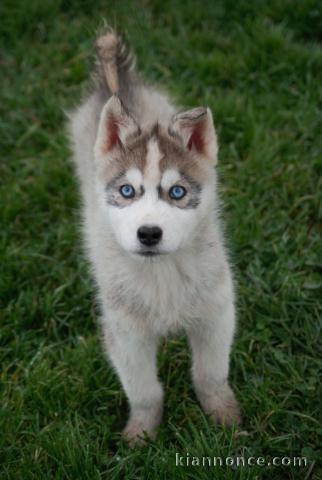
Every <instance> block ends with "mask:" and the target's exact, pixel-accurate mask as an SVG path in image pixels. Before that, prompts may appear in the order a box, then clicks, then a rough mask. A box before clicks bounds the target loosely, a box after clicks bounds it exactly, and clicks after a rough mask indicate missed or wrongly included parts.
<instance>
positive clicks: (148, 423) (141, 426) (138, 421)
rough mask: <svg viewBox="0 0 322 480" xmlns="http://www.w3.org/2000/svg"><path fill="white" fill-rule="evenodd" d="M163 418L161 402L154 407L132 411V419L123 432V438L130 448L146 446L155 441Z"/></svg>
mask: <svg viewBox="0 0 322 480" xmlns="http://www.w3.org/2000/svg"><path fill="white" fill-rule="evenodd" d="M161 418H162V403H161V402H158V403H157V404H156V405H153V407H149V408H144V409H138V410H132V412H131V416H130V419H129V421H128V423H127V425H126V427H125V429H124V430H123V433H122V437H123V438H124V440H125V441H126V442H127V443H128V444H129V446H130V447H134V446H144V445H146V444H147V441H148V440H149V439H150V440H155V438H156V434H157V428H158V426H159V425H160V422H161Z"/></svg>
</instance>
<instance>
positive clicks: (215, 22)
mask: <svg viewBox="0 0 322 480" xmlns="http://www.w3.org/2000/svg"><path fill="white" fill-rule="evenodd" d="M102 17H105V18H106V19H107V21H108V22H110V23H111V24H115V25H118V26H119V27H120V29H121V30H122V31H123V32H125V35H126V37H127V38H128V39H130V42H131V44H132V46H133V48H134V49H135V51H136V52H137V55H138V64H139V67H140V69H141V70H142V72H143V74H144V76H145V77H146V78H147V79H149V80H150V81H152V82H154V83H156V84H161V85H163V86H164V87H166V88H167V89H168V90H169V92H170V93H171V95H173V97H174V98H176V99H177V101H178V104H181V105H183V106H184V107H193V106H198V105H209V106H210V107H211V108H212V110H213V113H214V118H215V122H216V125H217V130H218V134H219V139H220V146H221V148H220V159H219V167H218V169H219V172H220V177H221V182H222V183H221V196H222V199H223V203H224V206H225V218H226V225H227V234H228V235H227V236H228V239H229V244H230V247H231V250H232V258H233V263H234V265H235V272H236V283H237V286H238V310H239V331H238V335H237V338H236V343H235V346H234V350H233V354H232V368H231V382H232V384H233V385H234V389H235V392H236V394H237V397H238V399H239V400H240V403H241V405H242V408H243V413H244V420H243V424H242V426H241V427H240V428H239V429H238V430H234V431H232V430H229V429H227V430H224V429H222V428H220V427H214V426H212V425H211V424H210V423H209V422H208V420H207V418H206V417H205V416H204V415H203V414H202V411H201V409H200V407H199V405H198V403H197V401H196V398H195V396H194V393H193V391H192V387H191V382H190V376H189V368H190V355H189V350H188V348H187V343H186V340H185V339H184V338H182V337H179V338H173V339H169V340H167V341H165V342H164V343H163V345H162V348H161V351H160V357H159V365H160V377H161V379H162V382H163V383H164V386H165V389H166V409H165V417H164V421H163V423H162V426H161V429H160V432H159V436H158V439H157V441H156V442H155V443H151V445H149V446H148V447H147V448H145V449H143V450H139V449H135V450H130V449H129V448H128V447H127V446H126V445H125V444H124V443H123V441H122V440H121V439H120V431H121V429H122V427H123V426H124V424H125V420H126V416H127V404H126V399H125V396H124V394H123V392H122V390H121V389H120V386H119V383H118V380H117V378H116V376H115V374H114V373H113V371H112V369H111V367H110V366H109V365H108V364H107V362H106V360H105V358H104V355H103V352H102V348H101V344H100V339H99V332H98V328H97V323H96V317H97V313H98V312H97V306H96V302H95V295H94V287H93V283H92V281H91V278H90V275H89V272H88V265H87V263H86V260H85V259H84V257H83V255H82V247H81V243H80V234H79V217H80V216H79V195H78V189H77V184H76V181H75V178H74V175H73V169H72V166H71V162H70V159H69V156H70V152H69V146H68V139H67V136H66V129H65V117H64V110H67V109H69V108H72V107H73V106H74V105H76V103H77V102H78V101H79V99H80V97H81V95H82V93H83V91H84V87H86V82H87V80H88V76H89V72H90V70H91V65H92V62H93V49H92V46H93V39H94V37H95V30H96V28H97V27H98V26H99V25H100V24H101V19H102ZM0 18H1V22H0V31H1V50H0V52H1V53H0V56H1V57H0V75H1V90H0V96H1V98H0V143H1V146H0V155H1V163H0V182H1V199H0V216H1V231H0V265H1V275H0V296H1V325H0V357H1V370H0V379H1V404H0V479H1V480H2V479H18V480H20V479H23V480H29V479H37V480H46V479H51V478H54V479H89V480H96V479H108V480H113V479H123V478H124V479H128V480H136V479H137V480H141V479H142V480H146V479H165V480H168V479H172V478H175V479H177V478H178V479H200V480H206V479H210V478H211V479H218V480H221V479H225V480H226V479H237V478H238V479H262V478H265V479H281V480H285V479H301V480H305V479H309V478H310V479H311V478H313V479H320V478H322V477H321V476H320V475H322V472H321V470H320V471H319V466H318V460H319V457H320V456H321V450H319V448H320V445H321V444H319V440H318V436H319V435H320V434H321V433H322V428H321V427H320V426H319V410H320V403H319V400H321V396H320V398H319V392H318V390H319V382H320V378H321V377H320V375H321V356H319V355H321V353H320V354H319V353H318V335H319V328H320V319H321V270H322V255H321V253H322V252H321V225H322V219H321V214H322V208H321V188H322V182H321V174H322V155H321V152H322V139H321V118H322V117H321V107H322V102H321V99H322V92H321V86H322V54H321V39H322V3H321V2H320V1H318V0H315V1H314V0H301V1H291V0H272V1H270V2H267V1H264V0H257V1H253V2H251V1H249V0H238V1H233V0H216V1H204V2H197V1H193V0H186V1H185V2H183V1H181V2H180V1H179V0H155V1H152V0H150V1H149V0H141V1H132V2H130V1H128V0H124V1H116V0H114V1H109V2H108V1H106V2H103V1H96V2H94V1H91V0H69V1H68V0H60V1H59V0H53V1H49V0H47V1H44V0H29V1H22V0H2V2H1V5H0ZM320 438H321V437H320ZM176 452H178V453H179V454H180V455H183V456H185V457H186V453H187V452H189V454H190V456H191V457H192V456H199V457H200V456H211V457H214V456H216V457H218V456H221V457H223V458H224V457H227V456H240V455H243V456H245V457H251V456H255V457H258V456H262V457H265V458H266V459H269V458H272V457H293V456H305V457H307V461H308V465H307V467H306V468H303V467H302V468H299V467H291V466H284V467H282V466H279V467H273V466H270V467H268V466H265V467H261V466H254V467H245V468H242V467H239V468H231V467H217V468H213V467H212V468H206V467H199V468H198V467H193V466H188V467H180V466H177V467H176V466H175V453H176Z"/></svg>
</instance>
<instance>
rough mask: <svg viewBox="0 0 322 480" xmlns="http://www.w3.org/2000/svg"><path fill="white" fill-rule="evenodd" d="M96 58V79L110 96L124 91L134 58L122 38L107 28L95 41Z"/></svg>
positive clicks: (132, 67)
mask: <svg viewBox="0 0 322 480" xmlns="http://www.w3.org/2000/svg"><path fill="white" fill-rule="evenodd" d="M96 51H97V57H98V79H99V82H100V83H101V84H102V83H103V84H105V85H106V86H107V87H108V89H109V91H110V92H111V93H112V94H120V93H121V92H123V91H126V90H127V88H128V84H129V82H130V77H131V73H132V71H133V70H134V67H135V58H134V56H133V54H132V52H131V51H130V50H129V49H128V47H127V45H126V44H125V43H124V42H123V40H122V38H121V37H120V36H119V35H117V33H116V32H115V31H114V30H113V29H111V28H109V29H108V31H107V32H106V33H105V34H104V35H102V36H100V37H99V38H98V39H97V41H96Z"/></svg>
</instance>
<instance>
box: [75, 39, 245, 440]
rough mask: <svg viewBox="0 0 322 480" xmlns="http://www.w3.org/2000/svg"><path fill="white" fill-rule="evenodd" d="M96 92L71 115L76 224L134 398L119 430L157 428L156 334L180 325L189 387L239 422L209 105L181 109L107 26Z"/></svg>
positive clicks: (221, 416)
mask: <svg viewBox="0 0 322 480" xmlns="http://www.w3.org/2000/svg"><path fill="white" fill-rule="evenodd" d="M96 47H97V53H98V55H97V56H98V65H97V71H96V82H95V89H94V92H93V93H92V94H91V95H90V96H89V98H87V100H86V101H85V102H84V103H82V104H81V106H80V107H79V108H78V109H77V110H76V111H74V112H73V113H72V114H71V116H70V131H71V137H72V143H73V151H74V160H75V163H76V167H77V173H78V178H79V180H80V186H81V193H82V198H83V230H84V236H85V240H86V245H87V247H88V253H89V257H90V261H91V264H92V267H93V273H94V277H95V279H96V282H97V286H98V290H99V299H100V302H101V306H102V319H101V322H102V328H103V332H104V344H105V348H106V351H107V354H108V356H109V358H110V360H111V362H112V364H113V365H114V367H115V370H116V372H117V373H118V375H119V378H120V381H121V383H122V385H123V388H124V390H125V393H126V395H127V398H128V401H129V404H130V418H129V420H128V423H127V426H126V428H125V430H124V432H123V433H124V437H125V438H126V439H127V440H128V441H129V442H130V443H131V444H135V443H140V442H142V438H143V437H144V435H148V436H149V437H150V438H154V436H155V433H156V429H157V427H158V425H159V423H160V421H161V417H162V410H163V390H162V386H161V384H160V381H159V380H158V375H157V369H156V353H157V345H158V340H159V339H160V337H162V336H165V335H166V334H168V333H170V332H175V331H178V330H185V331H186V333H187V335H188V338H189V342H190V345H191V350H192V355H193V366H192V377H193V382H194V387H195V390H196V394H197V396H198V398H199V400H200V403H201V405H202V407H203V409H204V411H205V412H206V414H208V415H210V416H211V418H212V419H213V420H214V421H215V422H219V423H221V424H226V425H230V424H232V423H233V422H238V421H239V418H240V410H239V406H238V403H237V401H236V399H235V396H234V394H233V392H232V390H231V388H230V386H229V384H228V380H227V378H228V372H229V354H230V349H231V344H232V341H233V336H234V330H235V308H234V291H233V282H232V275H231V271H230V267H229V264H228V261H227V254H226V252H225V247H224V244H223V238H222V234H221V227H220V221H219V218H218V209H219V205H218V200H217V199H216V171H215V168H214V166H215V165H216V163H217V149H218V147H217V138H216V133H215V128H214V124H213V119H212V114H211V111H210V110H209V108H204V107H199V108H194V109H192V110H189V111H186V112H184V113H176V108H175V107H174V106H173V105H172V104H171V103H170V102H169V100H168V98H167V97H166V96H165V95H164V94H163V93H161V92H159V91H157V90H155V89H154V88H152V87H150V86H147V85H145V84H144V83H143V82H142V81H141V80H140V78H139V76H138V75H137V73H136V72H135V69H134V61H133V58H132V55H131V54H130V52H129V51H128V49H127V48H126V46H125V45H124V44H123V42H122V40H121V38H120V37H119V36H118V35H117V34H116V33H115V32H114V31H112V30H109V31H108V32H107V33H105V34H104V35H103V36H101V37H100V38H99V39H98V40H97V44H96Z"/></svg>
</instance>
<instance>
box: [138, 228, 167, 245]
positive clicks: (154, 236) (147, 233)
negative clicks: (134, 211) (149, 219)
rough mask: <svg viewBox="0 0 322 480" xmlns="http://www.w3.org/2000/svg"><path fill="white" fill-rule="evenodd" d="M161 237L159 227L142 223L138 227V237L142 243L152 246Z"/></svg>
mask: <svg viewBox="0 0 322 480" xmlns="http://www.w3.org/2000/svg"><path fill="white" fill-rule="evenodd" d="M161 237H162V230H161V228H159V227H149V226H148V225H143V226H142V227H140V228H139V229H138V239H139V240H140V242H141V243H142V244H143V245H147V246H148V247H152V246H154V245H157V244H158V243H159V242H160V240H161Z"/></svg>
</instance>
